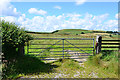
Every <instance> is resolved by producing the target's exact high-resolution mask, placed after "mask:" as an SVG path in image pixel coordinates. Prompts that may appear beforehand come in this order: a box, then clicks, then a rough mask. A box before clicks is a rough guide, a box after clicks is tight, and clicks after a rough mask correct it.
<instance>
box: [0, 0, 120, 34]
mask: <svg viewBox="0 0 120 80" xmlns="http://www.w3.org/2000/svg"><path fill="white" fill-rule="evenodd" d="M98 1H99V0H98ZM105 1H106V2H105ZM0 17H1V20H5V21H9V22H13V23H15V24H17V25H19V26H20V27H21V28H25V29H26V30H28V31H35V32H52V31H55V30H61V29H87V30H104V31H118V2H117V0H112V1H110V2H108V1H107V0H104V2H94V1H91V2H90V1H87V0H73V1H68V0H67V1H66V2H64V1H61V2H60V1H59V2H57V1H55V2H54V1H53V0H52V1H51V2H50V1H49V2H47V1H46V2H43V1H38V0H37V1H36V0H34V1H33V0H29V2H28V1H26V2H25V1H22V0H18V1H15V0H12V1H11V0H1V2H0Z"/></svg>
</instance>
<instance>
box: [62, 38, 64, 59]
mask: <svg viewBox="0 0 120 80" xmlns="http://www.w3.org/2000/svg"><path fill="white" fill-rule="evenodd" d="M62 40H63V59H64V39H62Z"/></svg>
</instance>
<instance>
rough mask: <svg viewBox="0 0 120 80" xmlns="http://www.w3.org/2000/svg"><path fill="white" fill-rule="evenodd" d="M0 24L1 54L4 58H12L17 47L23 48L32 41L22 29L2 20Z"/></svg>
mask: <svg viewBox="0 0 120 80" xmlns="http://www.w3.org/2000/svg"><path fill="white" fill-rule="evenodd" d="M0 24H1V25H2V52H3V53H4V56H5V58H7V57H10V56H11V57H12V56H14V55H15V54H16V49H17V48H19V46H24V43H25V42H27V41H28V40H30V39H32V37H31V36H29V35H27V34H26V32H25V30H24V29H23V28H20V27H19V26H18V25H16V24H15V23H9V22H5V21H4V20H2V21H0Z"/></svg>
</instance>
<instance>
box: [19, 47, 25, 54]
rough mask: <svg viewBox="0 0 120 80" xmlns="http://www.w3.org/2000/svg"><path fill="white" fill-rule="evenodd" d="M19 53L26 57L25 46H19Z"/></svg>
mask: <svg viewBox="0 0 120 80" xmlns="http://www.w3.org/2000/svg"><path fill="white" fill-rule="evenodd" d="M18 52H19V54H20V55H24V54H25V50H24V45H20V46H19V48H18Z"/></svg>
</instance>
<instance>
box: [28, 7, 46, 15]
mask: <svg viewBox="0 0 120 80" xmlns="http://www.w3.org/2000/svg"><path fill="white" fill-rule="evenodd" d="M28 12H29V13H30V14H39V15H45V14H47V12H46V11H44V10H42V9H40V10H37V9H36V8H30V9H29V10H28Z"/></svg>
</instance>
